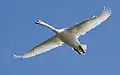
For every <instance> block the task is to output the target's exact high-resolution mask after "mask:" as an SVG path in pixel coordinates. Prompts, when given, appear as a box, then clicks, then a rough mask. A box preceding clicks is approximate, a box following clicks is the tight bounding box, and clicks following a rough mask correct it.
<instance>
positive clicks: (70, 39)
mask: <svg viewBox="0 0 120 75" xmlns="http://www.w3.org/2000/svg"><path fill="white" fill-rule="evenodd" d="M111 12H112V11H111V9H110V8H106V7H104V10H103V11H102V13H101V14H100V15H99V16H94V17H92V18H90V19H87V20H85V21H83V22H81V23H78V24H76V25H75V26H73V27H70V28H66V29H56V28H54V27H52V26H51V25H49V24H47V23H45V22H43V21H42V20H37V21H36V22H35V23H36V24H38V25H41V26H45V27H47V28H49V29H51V30H52V31H53V32H54V33H55V34H56V35H54V36H52V37H51V38H49V39H48V40H46V41H44V42H42V43H41V44H39V45H37V46H35V47H34V48H33V49H32V50H30V51H29V52H27V53H25V54H24V55H23V56H17V55H14V57H16V58H30V57H33V56H36V55H38V54H42V53H44V52H46V51H49V50H51V49H53V48H56V47H59V46H62V45H63V44H67V45H69V46H71V47H72V49H73V50H74V51H75V52H76V53H78V54H85V53H86V49H87V45H85V44H81V43H80V42H79V41H78V38H79V37H80V36H81V35H84V34H85V33H86V32H88V31H90V30H91V29H93V28H95V27H96V26H98V25H100V24H101V23H102V22H104V21H105V20H107V19H108V18H109V17H110V15H111Z"/></svg>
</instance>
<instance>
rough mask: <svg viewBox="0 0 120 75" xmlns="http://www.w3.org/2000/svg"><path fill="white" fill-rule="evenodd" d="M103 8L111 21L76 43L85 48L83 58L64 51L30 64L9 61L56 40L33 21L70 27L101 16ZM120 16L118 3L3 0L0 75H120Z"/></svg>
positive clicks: (111, 0) (0, 3)
mask: <svg viewBox="0 0 120 75" xmlns="http://www.w3.org/2000/svg"><path fill="white" fill-rule="evenodd" d="M105 5H107V6H108V7H110V8H112V11H113V13H112V15H111V17H110V18H109V19H108V20H107V21H106V22H104V23H102V24H101V25H100V26H98V27H97V28H95V29H93V30H92V31H90V32H88V33H87V34H86V35H85V36H82V37H80V39H79V40H80V41H81V42H82V43H85V44H87V45H88V49H87V53H86V55H85V56H84V55H77V54H76V53H75V52H74V51H73V50H72V49H71V47H69V46H67V45H64V46H62V47H59V48H56V49H53V50H51V51H49V52H46V53H44V54H42V55H38V56H36V57H33V58H30V59H15V58H14V57H13V56H12V55H13V54H14V53H16V54H18V55H23V54H24V53H26V52H27V51H29V50H30V49H31V48H33V47H34V46H35V45H37V44H39V43H41V42H42V41H44V40H46V39H48V38H49V37H51V36H53V35H55V34H54V33H53V32H52V31H51V30H50V29H48V28H45V27H41V26H38V25H35V23H34V22H35V21H36V20H38V19H41V20H43V21H45V22H47V23H48V24H51V25H52V26H54V27H56V28H65V27H70V26H73V25H75V24H76V23H78V22H81V21H83V20H84V19H87V18H90V17H92V15H98V14H100V13H101V11H102V10H103V7H104V6H105ZM119 14H120V2H119V0H1V1H0V26H1V27H0V34H1V37H0V75H120V48H119V47H120V40H119V39H120V20H119V19H120V18H119V17H120V15H119Z"/></svg>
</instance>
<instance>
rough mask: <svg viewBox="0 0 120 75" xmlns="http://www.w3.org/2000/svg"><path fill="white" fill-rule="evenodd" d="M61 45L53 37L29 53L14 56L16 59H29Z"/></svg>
mask: <svg viewBox="0 0 120 75" xmlns="http://www.w3.org/2000/svg"><path fill="white" fill-rule="evenodd" d="M62 44H63V42H62V41H61V40H60V39H59V38H58V37H57V36H56V35H55V36H53V37H51V38H49V39H48V40H46V41H44V42H43V43H41V44H39V45H37V46H36V47H34V48H33V49H32V50H31V51H29V52H27V53H25V54H24V55H23V56H17V55H14V56H15V57H16V58H30V57H33V56H36V55H38V54H42V53H44V52H46V51H49V50H51V49H53V48H56V47H58V46H61V45H62Z"/></svg>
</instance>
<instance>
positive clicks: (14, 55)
mask: <svg viewBox="0 0 120 75" xmlns="http://www.w3.org/2000/svg"><path fill="white" fill-rule="evenodd" d="M13 57H14V58H23V56H18V55H16V54H13Z"/></svg>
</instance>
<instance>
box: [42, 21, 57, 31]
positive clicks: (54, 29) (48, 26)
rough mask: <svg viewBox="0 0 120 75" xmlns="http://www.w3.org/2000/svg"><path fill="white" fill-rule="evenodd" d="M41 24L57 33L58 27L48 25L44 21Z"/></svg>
mask: <svg viewBox="0 0 120 75" xmlns="http://www.w3.org/2000/svg"><path fill="white" fill-rule="evenodd" d="M41 25H42V26H45V27H47V28H49V29H51V30H52V31H53V32H55V33H59V30H58V29H56V28H54V27H52V26H51V25H49V24H47V23H45V22H42V23H41Z"/></svg>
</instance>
